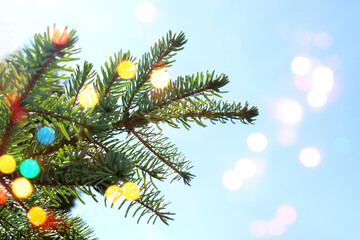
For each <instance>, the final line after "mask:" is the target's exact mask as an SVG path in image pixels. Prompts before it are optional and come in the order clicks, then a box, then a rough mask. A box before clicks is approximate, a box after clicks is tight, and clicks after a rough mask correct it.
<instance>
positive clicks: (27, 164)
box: [20, 159, 40, 178]
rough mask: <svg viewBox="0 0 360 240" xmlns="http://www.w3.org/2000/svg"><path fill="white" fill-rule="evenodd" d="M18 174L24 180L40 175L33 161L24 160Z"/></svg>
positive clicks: (38, 168)
mask: <svg viewBox="0 0 360 240" xmlns="http://www.w3.org/2000/svg"><path fill="white" fill-rule="evenodd" d="M20 173H21V175H23V176H24V177H26V178H34V177H36V176H37V175H39V173H40V167H39V164H38V163H37V162H36V161H35V160H34V159H26V160H24V161H23V162H22V163H21V164H20Z"/></svg>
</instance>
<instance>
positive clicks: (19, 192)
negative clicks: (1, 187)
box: [11, 177, 33, 199]
mask: <svg viewBox="0 0 360 240" xmlns="http://www.w3.org/2000/svg"><path fill="white" fill-rule="evenodd" d="M11 189H12V191H13V193H14V194H15V196H16V197H18V198H20V199H24V198H27V197H29V196H30V194H31V193H32V191H33V187H32V185H31V183H30V181H29V180H27V179H26V178H23V177H21V178H17V179H15V180H14V182H13V183H12V185H11Z"/></svg>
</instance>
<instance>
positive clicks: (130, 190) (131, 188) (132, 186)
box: [121, 182, 140, 201]
mask: <svg viewBox="0 0 360 240" xmlns="http://www.w3.org/2000/svg"><path fill="white" fill-rule="evenodd" d="M121 193H122V194H123V195H124V197H125V198H126V199H128V200H133V201H134V200H136V199H138V198H139V196H140V189H139V187H138V185H137V184H136V183H133V182H127V183H125V184H124V185H123V186H122V187H121Z"/></svg>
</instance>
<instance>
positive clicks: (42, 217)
mask: <svg viewBox="0 0 360 240" xmlns="http://www.w3.org/2000/svg"><path fill="white" fill-rule="evenodd" d="M27 217H28V219H29V222H30V223H31V224H33V225H34V226H40V225H42V224H44V223H45V221H46V219H47V215H46V212H45V210H44V209H42V208H41V207H37V206H36V207H32V208H30V210H29V211H28V213H27Z"/></svg>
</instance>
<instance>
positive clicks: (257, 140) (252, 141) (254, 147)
mask: <svg viewBox="0 0 360 240" xmlns="http://www.w3.org/2000/svg"><path fill="white" fill-rule="evenodd" d="M247 145H248V147H249V149H250V150H251V151H254V152H262V151H264V150H265V148H266V146H267V139H266V137H265V136H264V135H263V134H261V133H258V132H255V133H252V134H250V135H249V136H248V138H247Z"/></svg>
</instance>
